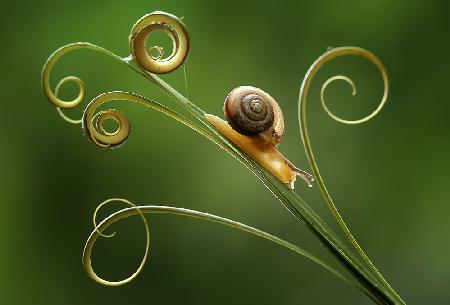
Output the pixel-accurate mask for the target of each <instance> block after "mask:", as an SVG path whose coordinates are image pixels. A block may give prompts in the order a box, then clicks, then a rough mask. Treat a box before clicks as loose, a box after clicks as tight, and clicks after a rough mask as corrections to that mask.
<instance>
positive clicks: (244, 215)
mask: <svg viewBox="0 0 450 305" xmlns="http://www.w3.org/2000/svg"><path fill="white" fill-rule="evenodd" d="M154 10H165V11H168V12H171V13H173V14H176V15H177V16H180V17H181V16H183V17H184V22H185V23H186V25H187V26H188V28H189V30H190V33H191V43H192V49H191V53H190V56H189V59H188V62H187V66H186V72H187V82H188V89H189V98H190V99H191V100H192V101H194V102H195V103H197V104H198V105H199V106H200V107H201V108H203V109H205V110H206V111H207V112H210V113H214V114H221V112H222V103H223V100H224V97H225V96H226V94H227V93H228V92H229V91H230V90H231V89H232V88H233V87H235V86H238V85H253V86H257V87H260V88H263V89H264V90H266V91H267V92H269V93H270V94H271V95H272V96H273V97H275V99H276V100H277V101H278V102H279V104H280V105H281V106H282V108H283V109H284V113H285V121H286V125H287V130H286V134H285V137H284V140H283V143H282V144H281V146H280V148H281V150H282V151H283V153H285V155H287V156H288V157H289V158H290V159H291V160H292V161H293V162H294V163H295V164H297V165H298V166H300V167H303V168H306V169H308V166H307V162H306V159H305V156H304V151H303V148H302V145H301V140H300V137H299V133H298V122H297V114H296V107H297V96H298V91H299V85H300V82H301V80H302V78H303V75H304V73H305V72H306V70H307V68H308V67H309V65H310V64H311V63H312V62H313V61H314V59H315V58H316V57H318V56H319V55H320V54H322V53H323V52H324V51H326V49H327V47H336V46H341V45H355V46H361V47H364V48H367V49H369V50H371V51H372V52H374V53H375V54H377V55H378V56H379V57H380V58H381V60H382V61H383V62H384V64H385V65H386V67H387V69H388V71H389V75H390V85H391V86H390V89H391V92H390V97H389V100H388V103H387V104H386V107H385V108H384V109H383V111H382V112H381V113H380V114H379V115H378V116H377V117H376V118H375V119H374V120H372V121H371V122H369V123H367V124H365V125H360V126H343V125H339V124H338V123H335V122H334V121H332V120H331V119H330V118H328V117H327V116H326V115H325V113H324V112H323V110H322V109H321V108H320V103H319V99H318V97H319V88H320V85H321V83H322V82H323V81H324V80H325V79H326V78H327V77H329V76H331V75H334V74H336V73H338V74H345V75H348V76H351V77H352V78H353V79H354V80H355V82H356V85H357V87H358V90H359V91H358V94H357V96H356V97H352V96H351V95H350V89H349V88H348V86H347V85H345V84H344V83H336V84H334V85H333V86H332V87H331V88H330V89H329V91H328V92H327V97H328V100H329V105H330V108H331V109H332V110H333V111H334V112H336V113H337V114H339V115H342V116H344V117H346V118H350V119H351V118H353V119H354V118H358V117H361V116H363V115H365V114H367V113H369V112H370V111H371V110H372V109H374V107H376V104H377V103H378V101H379V99H380V97H381V93H382V83H381V79H380V76H379V74H378V72H377V71H376V70H375V68H374V67H373V66H372V65H371V64H369V63H367V62H365V61H364V60H361V59H355V58H350V57H345V58H340V59H338V60H336V61H335V62H333V63H330V64H329V65H327V66H326V67H325V68H324V69H323V70H322V71H321V73H320V74H319V75H318V77H317V78H316V80H315V82H314V86H313V88H312V89H313V90H312V91H311V95H310V100H309V105H310V106H309V113H308V120H309V122H310V126H311V127H310V129H311V137H312V142H313V146H314V149H315V152H316V155H317V158H318V161H319V166H320V168H321V171H322V173H323V175H324V178H325V179H326V182H327V184H328V187H329V189H330V191H331V193H332V194H333V196H334V198H335V200H336V203H337V205H338V207H339V208H340V210H341V211H342V214H343V215H344V217H345V219H346V220H347V221H348V224H349V226H350V228H351V229H352V231H353V232H354V233H355V235H356V237H357V239H358V240H359V241H360V243H361V245H362V246H363V248H364V249H365V250H366V252H367V253H368V254H369V256H370V257H371V258H372V259H373V261H374V262H375V263H376V265H377V266H378V267H379V268H380V269H381V271H382V273H383V274H384V275H385V276H386V278H387V279H388V280H390V282H391V283H392V285H393V286H394V287H395V288H396V289H397V290H398V291H399V293H400V294H401V295H402V296H403V298H404V299H405V300H406V301H407V302H408V303H409V304H448V303H450V292H449V289H448V283H449V281H450V264H449V261H448V260H449V257H450V237H449V233H450V222H449V221H448V219H449V213H450V205H449V199H448V198H449V197H450V183H449V182H450V178H449V172H450V162H449V156H450V137H449V134H450V126H449V112H450V103H449V98H450V89H449V88H450V86H449V84H450V83H449V79H450V77H449V68H450V56H449V50H450V43H449V42H450V40H449V37H450V36H449V33H450V19H449V12H450V7H449V5H448V4H447V2H445V1H403V0H402V1H388V0H380V1H276V2H269V1H267V2H265V1H264V2H263V1H234V0H229V1H217V2H213V1H201V0H196V1H121V2H119V1H113V2H112V1H48V0H44V1H29V2H28V3H23V2H18V1H15V2H14V1H13V2H8V3H2V9H1V13H0V14H1V16H2V18H0V23H1V28H2V46H1V48H0V61H1V68H2V73H1V74H0V78H1V84H2V110H1V113H2V119H1V120H0V126H1V138H2V144H1V149H0V160H1V161H0V162H1V163H0V164H1V173H2V174H1V176H0V177H1V183H0V194H1V210H0V303H2V304H35V305H39V304H46V305H51V304H58V305H59V304H136V305H139V304H330V303H333V304H370V303H371V302H370V300H369V299H367V298H366V297H365V296H364V295H362V294H361V293H360V292H359V291H357V290H355V289H353V288H351V287H349V286H348V285H347V284H345V283H343V282H342V281H340V280H339V279H337V278H335V277H334V276H333V275H332V274H330V273H328V272H326V271H324V270H322V269H321V268H320V267H318V266H317V265H314V264H312V263H311V262H309V261H307V260H306V259H304V258H303V257H300V256H297V255H295V254H293V253H291V252H289V251H288V250H286V249H283V248H280V247H278V246H276V245H273V244H270V243H268V242H266V241H264V240H260V239H258V238H256V237H253V236H250V235H248V234H245V233H242V232H238V231H234V230H232V229H229V228H226V227H222V226H219V225H215V224H211V223H205V222H201V221H198V220H192V219H184V218H180V217H176V216H167V215H154V216H151V217H149V220H150V222H151V230H152V250H151V256H150V260H149V262H148V264H147V265H146V267H145V268H144V271H143V272H142V274H141V275H140V276H139V277H138V278H137V279H136V280H135V281H133V282H132V283H130V284H128V285H126V286H123V287H117V288H109V287H103V286H100V285H98V284H96V283H94V282H93V281H91V280H90V279H89V278H88V277H87V276H86V275H85V274H84V271H83V269H82V266H81V254H82V250H83V246H84V242H85V241H86V239H87V237H88V235H89V234H90V232H91V230H92V223H91V215H92V213H93V211H94V209H95V207H96V206H97V204H99V203H100V202H101V201H103V200H105V199H107V198H110V197H123V198H127V199H129V200H131V201H133V202H134V203H136V204H164V205H173V206H179V207H185V208H191V209H197V210H201V211H206V212H211V213H215V214H218V215H221V216H225V217H229V218H232V219H235V220H238V221H241V222H244V223H247V224H250V225H253V226H256V227H258V228H261V229H264V230H266V231H268V232H271V233H274V234H276V235H279V236H281V237H283V238H285V239H287V240H289V241H292V242H295V243H297V244H299V245H302V246H304V247H305V248H306V249H309V250H310V251H312V252H314V253H316V254H318V255H320V256H322V257H323V258H324V259H325V260H327V261H329V262H330V263H333V264H334V261H333V259H332V258H330V256H329V254H328V253H327V252H326V251H325V250H324V249H323V248H322V247H321V246H320V245H319V244H318V242H317V241H316V240H315V239H314V238H313V237H312V236H311V234H310V233H309V232H308V231H307V230H306V229H305V227H304V226H303V225H302V224H301V223H299V222H297V221H296V220H295V219H294V218H293V217H292V216H291V215H290V214H289V213H288V211H287V210H285V209H284V208H283V207H282V206H281V205H280V204H279V202H278V201H277V200H276V199H275V198H274V197H273V196H272V195H271V194H270V193H269V192H268V191H267V190H266V189H265V188H264V186H263V185H262V184H261V183H260V182H259V181H258V180H257V179H256V177H254V176H253V175H252V174H251V173H250V172H249V171H248V170H247V169H246V168H244V166H242V165H241V164H239V163H238V162H237V161H236V160H234V159H233V158H231V157H230V156H228V155H227V154H226V153H224V152H223V151H221V150H220V149H219V148H217V147H216V146H214V145H213V144H212V143H210V142H208V141H207V140H205V139H204V138H202V137H200V136H199V135H197V134H195V133H194V132H192V131H191V130H189V129H188V128H185V127H184V126H182V125H180V124H178V123H177V122H175V121H173V120H170V119H168V118H166V117H163V116H162V115H161V114H159V113H156V112H154V111H149V110H148V109H146V108H143V107H142V106H139V105H133V104H126V103H124V104H120V105H117V107H120V109H122V110H123V111H125V112H126V113H127V115H128V116H129V118H130V120H131V121H132V124H133V132H132V134H131V136H130V138H129V140H128V142H127V143H126V145H124V146H123V147H121V148H119V149H116V150H113V151H105V150H100V149H98V148H97V147H95V146H94V145H92V144H91V143H90V142H89V141H88V140H87V139H86V138H85V137H84V136H83V133H82V130H81V128H80V126H76V125H69V124H66V123H65V122H63V121H62V120H61V119H60V118H59V117H58V115H57V113H56V110H55V109H54V108H53V107H52V106H51V105H50V104H49V102H48V101H47V100H46V98H45V97H44V95H43V93H42V90H41V84H40V73H41V69H42V66H43V64H44V62H45V60H46V59H47V57H48V56H49V55H50V53H51V52H52V51H54V50H55V49H56V48H58V47H60V46H62V45H64V44H67V43H70V42H75V41H89V42H92V43H95V44H98V45H100V46H103V47H105V48H107V49H109V50H111V51H113V52H115V53H117V54H119V55H121V56H126V55H128V54H129V50H128V41H127V37H128V34H129V31H130V29H131V27H132V25H133V24H134V22H135V21H136V20H137V19H138V18H140V17H141V16H143V15H144V14H146V13H149V12H151V11H154ZM152 39H154V38H152ZM156 39H163V40H164V39H166V38H165V37H159V38H158V37H156ZM163 43H167V41H165V42H163ZM67 75H77V76H79V77H81V78H82V79H84V80H85V82H86V84H87V88H88V98H89V99H91V98H93V97H94V96H96V95H97V94H100V93H102V92H105V91H109V90H128V91H133V92H136V93H140V94H143V95H146V96H148V97H151V98H154V99H156V100H158V101H160V102H161V103H163V104H165V105H168V106H170V107H175V108H176V106H175V104H174V102H173V101H171V100H170V99H169V98H168V97H167V96H165V95H164V94H162V93H161V92H159V90H158V89H157V88H156V87H155V86H153V85H152V84H150V83H148V82H147V81H146V80H144V79H143V78H141V77H139V76H138V75H136V74H135V73H133V72H132V71H130V70H129V69H128V68H126V67H124V66H122V65H120V64H119V63H117V62H115V61H113V60H111V59H109V58H107V57H105V56H103V55H101V54H96V53H94V52H92V51H83V50H82V51H78V52H75V53H71V54H70V55H67V56H65V58H63V59H62V60H61V61H60V62H59V63H58V64H57V66H56V67H55V71H54V74H53V77H52V83H53V85H55V84H56V82H57V81H58V80H59V79H61V78H62V77H64V76H67ZM163 78H164V79H165V80H167V81H168V82H170V83H171V84H172V85H173V86H174V87H175V88H177V89H179V90H180V91H181V92H184V90H185V89H184V76H183V71H182V70H178V71H176V72H175V73H173V74H170V75H166V76H163ZM62 93H63V95H64V96H66V97H68V98H69V97H72V96H74V94H76V90H75V88H74V87H71V86H67V87H66V88H64V90H63V92H62ZM81 113H82V109H77V110H73V111H69V112H68V114H69V115H71V116H73V117H77V116H80V115H81ZM296 191H297V192H298V193H299V194H300V195H301V196H302V197H303V198H304V199H305V200H306V201H307V202H308V203H309V204H310V205H311V206H312V207H314V209H316V210H317V211H318V213H319V214H321V215H323V217H324V218H325V219H326V220H327V222H328V223H329V224H330V225H332V226H333V227H336V226H335V223H334V222H333V219H332V218H331V217H330V214H329V212H328V210H327V209H326V207H325V204H324V202H323V201H322V199H321V197H320V194H319V192H318V189H317V187H314V188H312V189H308V188H307V187H306V186H305V185H303V184H302V183H301V182H299V183H297V186H296ZM121 207H122V206H120V205H115V206H111V207H110V208H106V209H105V210H104V211H103V212H101V214H102V216H103V217H104V216H106V215H108V214H109V213H110V212H112V211H114V210H117V209H119V208H121ZM115 229H117V230H118V235H117V237H116V238H114V239H111V240H99V242H98V243H97V245H96V248H95V249H94V250H95V252H94V257H93V259H94V266H95V268H96V270H97V272H98V273H99V274H100V275H102V276H104V277H107V278H109V279H119V278H122V277H124V276H126V275H127V274H129V273H130V272H132V271H133V270H134V268H135V267H136V266H137V264H138V262H139V260H140V257H141V255H142V253H143V244H144V230H143V228H142V224H141V223H140V222H139V218H132V219H128V220H125V221H123V222H121V223H120V224H118V225H117V226H116V227H115Z"/></svg>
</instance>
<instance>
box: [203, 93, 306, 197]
mask: <svg viewBox="0 0 450 305" xmlns="http://www.w3.org/2000/svg"><path fill="white" fill-rule="evenodd" d="M224 113H225V117H226V119H227V121H228V122H227V121H224V120H222V119H221V118H219V117H217V116H215V115H212V114H206V115H205V117H206V119H207V120H208V121H209V122H210V123H211V124H212V125H213V126H214V127H215V128H216V129H218V130H219V131H220V132H221V133H222V134H223V135H224V136H225V137H226V138H227V139H228V140H230V141H231V142H233V143H234V144H235V145H237V146H238V147H239V148H240V149H241V150H242V151H244V152H245V153H246V154H247V155H249V156H250V157H251V158H252V159H253V160H255V161H256V162H258V163H259V164H261V165H262V166H263V167H264V168H265V169H267V170H268V171H270V172H271V173H272V174H273V175H274V176H276V177H277V178H278V179H279V180H280V181H282V182H284V183H286V184H288V185H290V186H291V188H294V182H295V180H296V178H297V176H300V177H301V178H302V179H303V180H305V182H306V183H307V184H308V186H311V185H312V184H311V183H312V181H313V180H314V178H313V177H312V176H311V175H310V174H308V173H307V172H305V171H304V170H301V169H298V168H297V167H295V166H294V165H293V164H292V162H290V161H289V160H288V159H286V158H285V157H284V156H283V155H282V154H281V153H280V152H279V151H278V149H277V145H278V144H279V143H280V141H281V138H282V137H283V133H284V119H283V113H282V111H281V108H280V107H279V106H278V104H277V102H276V101H275V100H274V99H273V98H272V97H271V96H270V95H269V94H267V93H266V92H264V91H263V90H261V89H259V88H255V87H251V86H241V87H237V88H235V89H233V90H232V91H231V92H230V93H229V94H228V96H227V98H226V99H225V105H224Z"/></svg>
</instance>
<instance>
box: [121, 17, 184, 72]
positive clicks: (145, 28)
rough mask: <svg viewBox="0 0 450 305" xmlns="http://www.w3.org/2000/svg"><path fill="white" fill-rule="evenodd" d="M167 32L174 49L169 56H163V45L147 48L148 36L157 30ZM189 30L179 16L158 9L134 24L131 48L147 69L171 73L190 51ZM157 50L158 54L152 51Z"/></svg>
mask: <svg viewBox="0 0 450 305" xmlns="http://www.w3.org/2000/svg"><path fill="white" fill-rule="evenodd" d="M156 31H162V32H165V33H166V34H167V35H168V36H169V37H170V38H171V40H172V44H173V50H172V53H171V54H170V55H169V56H168V57H167V58H162V57H163V54H164V51H163V48H162V47H159V46H153V47H151V48H150V49H149V50H147V47H146V44H147V39H148V37H149V36H150V35H151V34H152V33H154V32H156ZM189 43H190V42H189V32H188V30H187V28H186V26H185V25H184V23H183V22H182V21H181V19H179V18H178V17H177V16H174V15H172V14H168V13H166V12H160V11H156V12H153V13H151V14H148V15H145V16H144V17H142V18H141V19H139V20H138V21H137V22H136V24H135V25H134V26H133V29H132V30H131V34H130V49H131V53H132V54H133V58H134V59H135V61H136V62H137V63H138V64H139V65H140V66H141V67H142V68H143V69H144V70H146V71H149V72H152V73H158V74H160V73H169V72H171V71H173V70H175V69H177V68H178V67H179V66H181V65H182V64H183V62H184V61H185V60H186V58H187V55H188V53H189ZM152 50H156V51H157V52H158V56H152V54H149V53H150V51H152Z"/></svg>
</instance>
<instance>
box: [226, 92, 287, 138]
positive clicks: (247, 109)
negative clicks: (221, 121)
mask: <svg viewBox="0 0 450 305" xmlns="http://www.w3.org/2000/svg"><path fill="white" fill-rule="evenodd" d="M224 113H225V117H226V119H227V121H228V123H229V124H230V126H231V127H232V128H233V129H234V130H236V131H237V132H239V133H241V134H244V135H251V136H257V135H258V136H259V137H261V138H263V139H264V140H265V141H266V142H268V143H272V144H273V145H278V144H279V143H280V142H281V138H282V137H283V133H284V118H283V112H282V111H281V108H280V107H279V106H278V104H277V102H276V101H275V100H274V99H273V98H272V97H271V96H270V95H269V94H268V93H266V92H264V91H263V90H261V89H259V88H255V87H252V86H240V87H237V88H235V89H233V90H232V91H231V92H230V93H229V94H228V96H227V98H226V99H225V104H224Z"/></svg>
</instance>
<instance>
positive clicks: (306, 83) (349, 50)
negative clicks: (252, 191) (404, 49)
mask: <svg viewBox="0 0 450 305" xmlns="http://www.w3.org/2000/svg"><path fill="white" fill-rule="evenodd" d="M343 55H355V56H360V57H363V58H366V59H367V60H369V61H370V62H372V63H373V64H374V65H375V66H376V67H377V68H378V69H379V71H380V73H381V77H382V79H383V84H384V91H383V96H382V98H381V102H380V104H379V105H378V107H377V108H376V109H375V110H374V111H373V112H372V113H371V114H369V115H368V116H366V117H364V118H362V119H359V120H353V121H351V120H344V119H342V118H340V117H338V116H336V115H334V114H333V113H331V111H330V110H329V109H328V107H327V106H326V103H325V99H324V92H325V89H326V88H327V86H328V85H329V84H330V83H331V82H333V81H335V80H344V81H346V82H347V83H348V84H350V86H351V87H352V89H353V95H354V94H355V93H356V87H355V85H354V83H353V81H352V80H351V79H349V78H348V77H346V76H342V75H338V76H334V77H332V78H330V79H328V80H327V81H326V82H325V83H324V84H323V85H322V89H321V102H322V105H323V107H324V109H325V111H326V113H327V114H328V115H329V116H330V117H332V118H333V119H334V120H336V121H338V122H341V123H344V124H360V123H364V122H367V121H369V120H370V119H372V118H373V117H374V116H375V115H377V114H378V113H379V112H380V110H381V109H382V108H383V106H384V104H385V102H386V100H387V96H388V91H389V83H388V76H387V72H386V68H385V67H384V65H383V64H382V62H381V61H380V60H379V59H378V57H376V56H375V55H373V54H372V53H371V52H369V51H366V50H364V49H362V48H357V47H340V48H335V49H331V50H329V51H327V52H326V53H324V54H323V55H322V56H320V57H319V58H318V59H317V60H316V61H315V62H314V63H313V64H312V65H311V67H310V68H309V70H308V71H307V73H306V75H305V78H304V79H303V82H302V85H301V87H300V94H299V95H300V96H299V104H298V112H299V113H298V114H299V124H300V133H301V136H302V140H303V144H304V147H305V152H306V155H307V157H308V160H309V163H310V165H311V169H312V171H313V173H314V176H315V178H316V181H317V183H318V185H319V188H320V191H321V193H322V196H323V197H324V199H325V201H326V203H327V205H328V207H329V208H330V210H331V212H332V214H333V216H334V217H335V219H336V220H337V222H338V223H339V225H340V227H341V228H342V230H343V231H344V233H345V234H346V236H347V238H348V239H349V240H350V241H351V243H352V245H353V246H354V247H355V249H356V250H357V252H358V253H359V255H360V256H361V257H362V258H363V260H364V261H365V262H366V263H367V265H368V266H369V268H370V269H371V270H372V271H373V272H374V274H375V275H376V276H377V279H378V280H379V281H380V282H381V284H382V285H383V286H385V287H386V288H387V289H388V290H389V292H390V293H392V294H393V295H395V296H396V297H397V298H398V299H399V300H401V298H400V296H399V295H398V294H397V293H396V292H395V291H394V290H393V289H392V288H391V286H390V285H389V284H388V282H387V281H386V280H385V279H384V278H383V276H382V275H381V273H380V272H379V271H378V270H377V269H376V267H375V266H374V265H373V263H372V262H371V260H370V259H369V257H368V256H367V255H366V254H365V253H364V251H363V250H362V248H361V247H360V246H359V244H358V242H357V241H356V239H355V238H354V237H353V235H352V234H351V232H350V230H349V228H348V227H347V225H346V223H345V222H344V220H343V218H342V216H341V215H340V213H339V212H338V210H337V208H336V206H335V205H334V203H333V200H332V198H331V195H330V194H329V192H328V190H327V188H326V186H325V183H324V181H323V178H322V176H321V175H320V172H319V168H318V166H317V162H316V161H315V158H314V154H313V151H312V148H311V143H310V140H309V135H308V129H307V124H306V100H307V95H308V91H309V88H310V85H311V82H312V79H313V78H314V76H315V74H316V73H317V71H318V70H319V69H320V68H321V67H322V66H323V65H324V64H325V63H327V62H328V61H330V60H331V59H333V58H335V57H338V56H343ZM402 302H403V301H402Z"/></svg>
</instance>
